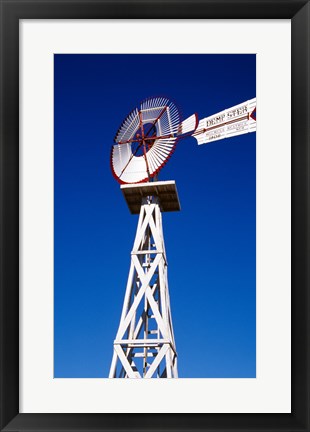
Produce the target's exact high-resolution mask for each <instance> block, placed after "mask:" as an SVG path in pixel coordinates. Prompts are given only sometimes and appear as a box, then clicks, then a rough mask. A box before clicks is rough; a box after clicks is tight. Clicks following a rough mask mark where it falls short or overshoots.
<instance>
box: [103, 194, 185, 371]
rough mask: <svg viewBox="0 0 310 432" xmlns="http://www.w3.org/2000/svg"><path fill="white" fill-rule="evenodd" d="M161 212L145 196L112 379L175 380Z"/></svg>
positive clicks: (152, 200)
mask: <svg viewBox="0 0 310 432" xmlns="http://www.w3.org/2000/svg"><path fill="white" fill-rule="evenodd" d="M177 376H178V373H177V353H176V348H175V341H174V335H173V328H172V319H171V310H170V300H169V292H168V278H167V259H166V252H165V245H164V237H163V230H162V215H161V211H160V208H159V203H158V201H157V198H156V197H146V198H143V201H142V205H141V209H140V216H139V220H138V226H137V232H136V237H135V241H134V245H133V250H132V252H131V264H130V270H129V275H128V282H127V287H126V293H125V298H124V305H123V309H122V314H121V319H120V324H119V328H118V331H117V334H116V338H115V340H114V345H113V358H112V363H111V368H110V374H109V378H153V377H157V378H177Z"/></svg>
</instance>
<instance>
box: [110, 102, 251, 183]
mask: <svg viewBox="0 0 310 432" xmlns="http://www.w3.org/2000/svg"><path fill="white" fill-rule="evenodd" d="M255 131H256V98H254V99H251V100H248V101H246V102H243V103H241V104H239V105H236V106H234V107H231V108H228V109H225V110H223V111H221V112H219V113H216V114H213V115H211V116H209V117H206V118H204V119H202V120H200V121H198V117H197V114H193V115H192V116H190V117H188V118H187V119H186V120H184V121H182V119H181V114H180V111H179V109H178V108H177V106H176V105H175V104H174V103H173V102H172V101H169V100H168V99H167V98H161V97H155V98H148V99H145V100H144V101H142V102H141V104H140V106H139V107H137V108H135V109H134V110H133V111H131V113H130V114H129V115H128V116H127V117H126V118H125V120H124V121H123V123H122V125H121V126H120V128H119V130H118V131H117V134H116V136H115V139H114V141H115V143H116V144H115V145H114V146H113V147H112V151H111V168H112V172H113V175H114V177H115V178H116V180H117V181H118V182H119V183H121V184H127V183H130V184H133V183H141V182H147V181H150V179H151V178H154V177H156V175H157V174H158V172H159V171H160V169H161V168H162V167H163V166H164V165H165V164H166V163H167V161H168V159H169V157H170V156H171V154H172V153H173V151H174V149H175V146H176V143H177V141H178V140H179V139H180V138H184V137H187V136H189V135H192V136H193V137H195V138H196V139H197V141H198V144H206V143H210V142H213V141H216V140H220V139H224V138H229V137H232V136H236V135H241V134H244V133H248V132H255Z"/></svg>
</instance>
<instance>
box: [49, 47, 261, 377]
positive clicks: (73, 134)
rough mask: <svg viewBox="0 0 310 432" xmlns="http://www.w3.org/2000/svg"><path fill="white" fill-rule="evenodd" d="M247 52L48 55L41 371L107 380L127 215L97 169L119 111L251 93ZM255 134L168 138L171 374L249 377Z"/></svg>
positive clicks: (130, 232) (126, 251)
mask: <svg viewBox="0 0 310 432" xmlns="http://www.w3.org/2000/svg"><path fill="white" fill-rule="evenodd" d="M255 71H256V59H255V55H136V54H134V55H63V54H61V55H55V56H54V96H55V97H54V121H55V128H54V129H55V130H54V150H55V152H54V169H55V171H54V178H55V179H54V218H55V229H54V376H55V377H56V378H106V377H107V376H108V373H109V368H110V363H111V358H112V347H113V340H114V337H115V334H116V331H117V328H118V324H119V318H120V314H121V308H122V304H123V297H124V293H125V286H126V281H127V276H128V270H129V264H130V251H131V249H132V244H133V240H134V236H135V231H136V223H137V216H134V215H131V214H130V213H129V211H128V208H127V205H126V203H125V201H124V198H123V196H122V193H121V191H120V188H119V184H118V183H117V182H116V181H115V179H114V178H113V176H112V173H111V170H110V149H111V145H112V144H113V138H114V136H115V133H116V131H117V129H118V127H119V125H120V123H121V122H122V121H123V119H124V118H125V117H126V115H127V114H128V113H129V112H130V111H131V110H132V109H133V108H134V107H135V106H137V104H138V103H139V102H140V101H141V100H142V99H144V98H146V97H148V96H157V95H163V96H167V97H168V98H171V99H173V100H174V101H175V102H176V103H177V105H178V106H179V107H180V108H181V111H182V112H183V115H184V118H186V117H188V116H190V115H191V114H193V113H194V112H197V113H198V116H199V118H203V117H206V116H208V115H211V114H214V113H216V112H218V111H221V110H222V109H225V108H228V107H230V106H233V105H235V104H238V103H240V102H243V101H245V100H247V99H251V98H253V97H255V96H256V75H255V74H256V72H255ZM255 178H256V134H255V133H251V134H246V135H242V136H239V137H234V138H230V139H226V140H221V141H217V142H214V143H212V144H208V145H202V146H198V145H197V141H196V140H195V139H194V138H192V137H189V138H186V139H183V140H180V141H179V142H178V144H177V148H176V151H175V153H174V154H173V156H172V157H171V159H170V160H169V162H168V164H167V165H166V166H165V167H164V168H163V170H162V171H161V172H160V175H159V180H175V181H176V185H177V188H178V192H179V198H180V203H181V207H182V209H181V212H173V213H164V214H163V224H164V234H165V244H166V250H167V257H168V263H169V267H168V277H169V290H170V298H171V309H172V318H173V326H174V333H175V338H176V346H177V351H178V369H179V376H180V378H243V377H244V378H251V377H252V378H254V377H255V375H256V325H255V323H256V264H255V262H256V256H255V251H256V242H255V237H256V220H255V215H256V192H255V190H256V180H255Z"/></svg>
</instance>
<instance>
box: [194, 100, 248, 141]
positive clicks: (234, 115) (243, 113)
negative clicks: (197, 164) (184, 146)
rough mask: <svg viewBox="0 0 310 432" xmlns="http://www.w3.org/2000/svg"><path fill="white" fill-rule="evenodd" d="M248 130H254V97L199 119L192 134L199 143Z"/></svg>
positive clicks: (229, 136)
mask: <svg viewBox="0 0 310 432" xmlns="http://www.w3.org/2000/svg"><path fill="white" fill-rule="evenodd" d="M249 132H256V98H253V99H250V100H248V101H245V102H242V103H241V104H238V105H235V106H233V107H231V108H228V109H225V110H223V111H221V112H219V113H216V114H213V115H212V116H209V117H206V118H204V119H202V120H200V121H199V124H198V127H197V129H196V130H195V132H194V133H193V134H192V136H193V137H195V138H196V140H197V142H198V145H200V144H208V143H210V142H213V141H218V140H221V139H224V138H231V137H233V136H237V135H242V134H245V133H249Z"/></svg>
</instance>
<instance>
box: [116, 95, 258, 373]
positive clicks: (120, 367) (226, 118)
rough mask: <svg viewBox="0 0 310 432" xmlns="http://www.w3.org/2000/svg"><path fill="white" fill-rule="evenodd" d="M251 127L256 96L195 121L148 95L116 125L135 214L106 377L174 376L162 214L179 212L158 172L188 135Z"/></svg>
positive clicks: (172, 190) (120, 164)
mask: <svg viewBox="0 0 310 432" xmlns="http://www.w3.org/2000/svg"><path fill="white" fill-rule="evenodd" d="M254 131H256V99H255V98H254V99H251V100H249V101H246V102H243V103H241V104H239V105H236V106H234V107H231V108H228V109H225V110H223V111H221V112H219V113H216V114H213V115H212V116H209V117H206V118H204V119H201V120H200V121H199V120H198V116H197V114H193V115H191V116H190V117H188V118H187V119H185V120H182V118H181V114H180V110H179V109H178V107H177V106H176V104H175V103H174V102H172V101H170V100H169V99H167V98H164V97H151V98H147V99H145V100H144V101H142V102H141V103H140V104H139V106H138V107H136V108H134V109H133V110H132V111H131V112H130V113H129V115H128V116H127V117H126V118H125V120H124V121H123V123H122V124H121V126H120V128H119V130H118V131H117V133H116V136H115V139H114V141H115V145H113V146H112V150H111V169H112V173H113V175H114V177H115V178H116V180H117V181H118V182H119V183H120V184H121V186H120V187H121V190H122V192H123V195H124V198H125V200H126V202H127V205H128V207H129V210H130V212H131V213H132V214H139V219H138V225H137V231H136V236H135V240H134V244H133V248H132V251H131V263H130V269H129V275H128V281H127V286H126V292H125V298H124V303H123V308H122V312H121V318H120V323H119V327H118V331H117V334H116V337H115V340H114V343H113V357H112V363H111V368H110V373H109V377H110V378H153V377H157V378H177V377H178V370H177V351H176V344H175V338H174V333H173V325H172V314H171V307H170V299H169V289H168V264H167V257H166V252H165V244H164V236H163V229H162V213H163V212H168V211H179V210H180V202H179V197H178V192H177V188H176V184H175V181H158V180H157V175H158V173H159V171H160V170H161V168H162V167H163V166H164V165H165V164H166V163H167V161H168V159H169V158H170V156H171V155H172V153H173V152H174V150H175V147H176V144H177V141H178V140H179V139H182V138H184V137H187V136H193V137H194V138H196V140H197V142H198V144H199V145H200V144H206V143H210V142H213V141H216V140H220V139H224V138H229V137H232V136H236V135H240V134H244V133H249V132H254Z"/></svg>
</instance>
